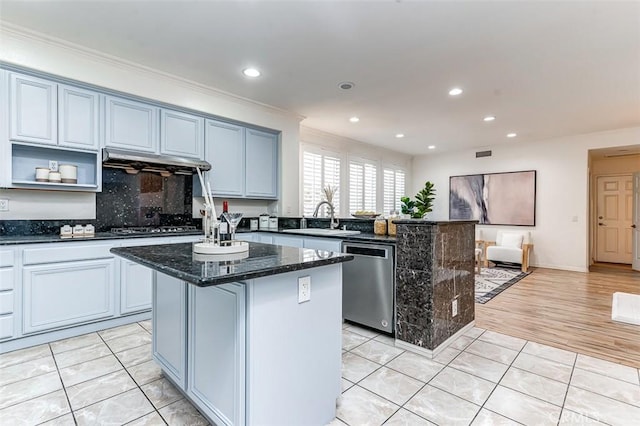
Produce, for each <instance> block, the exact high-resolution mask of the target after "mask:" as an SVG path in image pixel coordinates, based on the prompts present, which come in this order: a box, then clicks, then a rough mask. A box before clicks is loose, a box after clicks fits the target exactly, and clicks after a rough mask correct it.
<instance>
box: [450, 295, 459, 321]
mask: <svg viewBox="0 0 640 426" xmlns="http://www.w3.org/2000/svg"><path fill="white" fill-rule="evenodd" d="M456 315H458V298H455V299H453V300H452V301H451V316H452V317H455V316H456Z"/></svg>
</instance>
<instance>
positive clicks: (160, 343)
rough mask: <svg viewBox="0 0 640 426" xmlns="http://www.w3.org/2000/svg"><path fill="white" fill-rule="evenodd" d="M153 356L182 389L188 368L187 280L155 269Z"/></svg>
mask: <svg viewBox="0 0 640 426" xmlns="http://www.w3.org/2000/svg"><path fill="white" fill-rule="evenodd" d="M152 298H153V310H152V325H153V343H152V346H153V358H154V359H155V360H156V361H157V362H158V363H159V364H160V366H161V367H162V369H163V371H164V373H165V374H166V375H167V376H168V378H169V379H171V381H173V382H174V383H175V384H176V385H177V386H178V387H180V388H181V389H185V386H186V375H185V373H186V369H187V358H186V351H187V287H186V284H185V282H184V281H181V280H179V279H177V278H172V277H170V276H168V275H165V274H162V273H158V272H155V271H154V282H153V296H152Z"/></svg>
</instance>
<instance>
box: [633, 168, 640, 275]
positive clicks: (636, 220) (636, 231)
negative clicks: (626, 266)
mask: <svg viewBox="0 0 640 426" xmlns="http://www.w3.org/2000/svg"><path fill="white" fill-rule="evenodd" d="M631 226H632V232H633V262H632V268H633V269H635V270H636V271H640V172H638V173H635V174H634V175H633V225H631Z"/></svg>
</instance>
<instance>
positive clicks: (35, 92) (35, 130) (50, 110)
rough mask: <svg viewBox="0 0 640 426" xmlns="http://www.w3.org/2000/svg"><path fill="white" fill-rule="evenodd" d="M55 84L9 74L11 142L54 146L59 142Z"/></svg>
mask: <svg viewBox="0 0 640 426" xmlns="http://www.w3.org/2000/svg"><path fill="white" fill-rule="evenodd" d="M56 86H57V85H56V84H55V83H52V82H50V81H47V80H42V79H39V78H35V77H29V76H25V75H20V74H11V94H10V96H11V106H10V111H9V114H10V116H11V124H10V127H11V133H10V134H11V139H13V140H17V141H24V142H35V143H43V144H48V145H55V144H56V143H57V142H58V141H57V138H58V132H57V124H58V113H57V103H56Z"/></svg>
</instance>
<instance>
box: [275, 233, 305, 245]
mask: <svg viewBox="0 0 640 426" xmlns="http://www.w3.org/2000/svg"><path fill="white" fill-rule="evenodd" d="M272 241H273V244H275V245H278V246H289V247H299V248H302V247H304V240H303V239H302V238H301V237H291V236H288V235H274V236H273V240H272Z"/></svg>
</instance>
